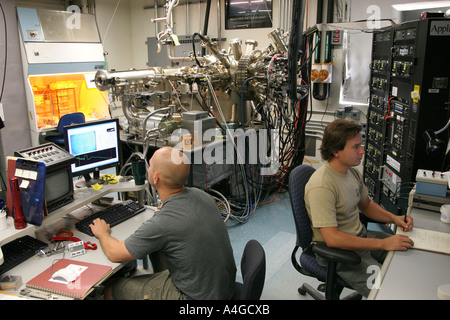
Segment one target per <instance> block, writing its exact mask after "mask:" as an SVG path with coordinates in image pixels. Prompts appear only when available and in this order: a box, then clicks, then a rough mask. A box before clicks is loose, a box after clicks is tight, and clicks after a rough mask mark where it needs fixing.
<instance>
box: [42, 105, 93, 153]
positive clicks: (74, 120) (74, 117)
mask: <svg viewBox="0 0 450 320" xmlns="http://www.w3.org/2000/svg"><path fill="white" fill-rule="evenodd" d="M85 122H86V120H85V117H84V114H83V113H81V112H74V113H68V114H65V115H63V116H62V117H61V118H60V119H59V122H58V127H57V130H58V134H56V135H48V136H46V137H45V140H47V141H49V142H54V143H56V144H58V145H61V146H63V145H64V127H65V126H70V125H72V124H79V123H85Z"/></svg>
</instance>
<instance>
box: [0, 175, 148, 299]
mask: <svg viewBox="0 0 450 320" xmlns="http://www.w3.org/2000/svg"><path fill="white" fill-rule="evenodd" d="M144 187H145V185H143V186H136V185H135V184H134V181H130V182H120V183H117V184H115V185H106V186H104V188H102V189H101V190H97V191H96V190H93V189H91V188H90V189H88V190H85V191H77V192H76V193H75V200H74V201H73V202H72V203H70V204H67V205H66V206H64V207H62V208H60V209H58V210H55V211H54V212H52V213H51V215H50V216H48V217H46V218H44V221H43V224H42V226H41V227H37V226H33V225H28V227H27V228H25V229H22V230H15V229H14V226H13V219H12V218H8V220H10V221H8V228H7V229H6V230H3V231H0V243H1V244H3V243H7V242H9V241H11V240H13V239H15V238H19V237H21V236H23V235H33V233H34V232H35V231H38V229H39V228H43V227H44V226H49V225H50V223H51V222H55V221H56V220H57V219H61V218H63V217H64V216H65V215H67V214H69V213H73V212H76V209H79V208H81V207H83V206H84V205H86V204H89V203H91V202H92V201H94V200H96V199H99V198H100V197H102V196H104V195H107V194H109V193H112V192H124V191H138V190H140V189H142V188H144ZM153 214H154V208H151V207H147V210H146V211H144V212H142V213H140V214H138V215H136V216H134V217H132V218H130V219H128V220H127V221H125V222H122V223H121V224H119V225H117V226H115V227H112V228H111V235H112V236H114V237H115V238H117V239H118V240H124V239H125V238H126V237H127V236H128V235H130V233H131V232H133V231H134V230H135V229H137V228H138V227H139V226H140V225H141V224H142V223H143V222H144V221H146V220H147V219H149V218H151V217H152V216H153ZM71 231H73V233H74V236H75V237H77V238H80V239H81V240H83V241H86V242H87V241H91V242H92V243H96V244H97V245H98V249H97V250H86V254H84V255H81V256H77V257H74V258H70V255H69V254H68V252H67V251H66V253H65V258H66V259H73V260H79V261H86V262H92V263H97V264H103V265H108V266H111V267H112V268H113V273H115V272H117V271H118V270H120V269H121V268H122V267H123V264H121V263H113V262H111V261H110V260H109V259H108V258H107V257H106V256H105V254H104V253H103V250H102V249H101V247H100V244H99V242H98V240H97V239H96V238H95V237H91V236H89V235H86V234H84V233H81V232H79V231H78V230H76V229H75V228H73V229H72V230H71ZM62 257H63V254H62V253H60V254H55V255H52V256H50V257H37V256H33V257H32V258H30V259H28V260H26V261H25V262H23V263H21V264H20V265H18V266H16V267H15V268H13V269H11V270H10V271H8V273H7V274H9V275H20V276H22V283H23V284H22V286H21V288H19V289H18V291H17V292H11V291H8V292H11V293H13V294H17V295H19V292H20V290H21V289H24V288H25V283H26V282H27V281H29V280H31V279H32V278H33V277H35V276H36V275H38V274H39V273H41V272H43V271H44V270H45V269H47V268H48V267H50V265H51V263H52V261H53V260H55V259H60V258H62Z"/></svg>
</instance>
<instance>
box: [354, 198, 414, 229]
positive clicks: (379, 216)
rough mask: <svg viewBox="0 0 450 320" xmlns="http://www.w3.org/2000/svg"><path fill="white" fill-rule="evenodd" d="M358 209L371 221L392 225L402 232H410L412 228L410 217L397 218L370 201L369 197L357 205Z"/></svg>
mask: <svg viewBox="0 0 450 320" xmlns="http://www.w3.org/2000/svg"><path fill="white" fill-rule="evenodd" d="M358 209H359V210H360V211H361V212H362V213H364V214H365V215H366V216H367V217H369V218H370V219H372V220H375V221H378V222H384V223H394V224H395V225H396V226H398V227H400V228H402V230H403V231H410V230H411V229H412V228H413V219H412V218H411V216H406V222H405V216H397V215H395V214H393V213H391V212H389V211H387V210H386V209H384V208H383V207H382V206H380V205H379V204H378V203H376V202H374V201H372V200H371V199H370V198H369V197H367V198H366V199H365V200H363V201H361V202H360V203H359V204H358Z"/></svg>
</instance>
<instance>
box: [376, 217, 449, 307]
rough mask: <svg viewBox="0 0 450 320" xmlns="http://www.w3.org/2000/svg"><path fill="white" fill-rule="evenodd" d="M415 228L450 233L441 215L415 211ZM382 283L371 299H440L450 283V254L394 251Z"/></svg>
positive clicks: (387, 262)
mask: <svg viewBox="0 0 450 320" xmlns="http://www.w3.org/2000/svg"><path fill="white" fill-rule="evenodd" d="M411 216H412V218H413V219H414V227H417V228H423V229H429V230H435V231H439V232H446V233H450V224H448V223H443V222H441V221H440V213H437V212H434V211H428V210H423V209H418V208H413V209H412V211H411ZM380 273H381V276H382V283H381V286H380V288H379V289H377V288H375V289H374V290H372V292H371V293H370V295H369V299H377V300H437V299H438V296H437V292H438V288H439V287H440V286H442V285H445V284H448V283H450V255H449V254H444V253H436V252H429V251H424V250H418V249H409V250H407V251H391V252H389V254H388V256H387V257H386V260H385V262H384V264H383V267H382V269H381V272H380Z"/></svg>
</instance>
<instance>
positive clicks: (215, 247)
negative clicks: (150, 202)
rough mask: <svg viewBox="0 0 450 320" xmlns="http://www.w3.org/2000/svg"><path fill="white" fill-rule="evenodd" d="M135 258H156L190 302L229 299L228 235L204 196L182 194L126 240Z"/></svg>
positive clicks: (233, 267) (232, 273)
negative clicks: (161, 259) (158, 255)
mask: <svg viewBox="0 0 450 320" xmlns="http://www.w3.org/2000/svg"><path fill="white" fill-rule="evenodd" d="M125 246H126V248H127V249H128V251H129V252H130V253H131V254H132V255H133V256H134V257H135V258H138V259H140V258H144V257H145V256H146V255H148V254H150V253H153V252H161V253H162V254H163V255H164V256H165V258H166V261H167V265H168V269H169V272H170V274H171V277H172V280H173V283H174V284H175V286H176V287H177V288H178V289H179V290H180V291H181V292H182V293H184V294H185V295H187V296H188V297H190V298H192V299H198V300H200V299H231V297H232V294H233V291H234V285H235V284H234V282H235V276H236V265H235V261H234V256H233V249H232V247H231V243H230V239H229V236H228V230H227V228H226V226H225V223H224V221H223V219H222V217H221V215H220V212H219V210H218V209H217V206H216V204H215V202H214V200H213V199H212V197H211V196H209V195H208V194H207V193H206V192H204V191H202V190H199V189H195V188H185V190H184V191H183V192H181V193H179V194H176V195H173V196H171V197H169V198H167V199H166V201H164V203H163V205H162V208H161V211H159V212H157V213H155V215H154V216H153V217H152V218H151V219H149V220H147V221H146V222H144V223H143V224H142V226H141V227H140V228H139V229H138V230H136V231H135V233H134V234H132V235H131V236H129V237H128V238H127V239H126V240H125Z"/></svg>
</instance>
